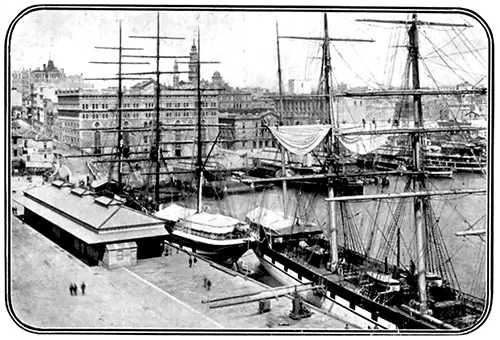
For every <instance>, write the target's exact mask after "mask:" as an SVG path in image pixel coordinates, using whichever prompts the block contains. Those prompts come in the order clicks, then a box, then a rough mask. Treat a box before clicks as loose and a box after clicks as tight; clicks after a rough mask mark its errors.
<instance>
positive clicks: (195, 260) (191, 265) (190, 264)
mask: <svg viewBox="0 0 500 340" xmlns="http://www.w3.org/2000/svg"><path fill="white" fill-rule="evenodd" d="M197 261H198V260H197V259H196V256H194V257H191V256H189V260H188V263H189V268H192V267H193V266H194V265H195V264H196V262H197Z"/></svg>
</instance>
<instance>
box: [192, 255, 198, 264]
mask: <svg viewBox="0 0 500 340" xmlns="http://www.w3.org/2000/svg"><path fill="white" fill-rule="evenodd" d="M196 262H198V260H197V259H196V256H195V257H194V259H193V265H195V264H196Z"/></svg>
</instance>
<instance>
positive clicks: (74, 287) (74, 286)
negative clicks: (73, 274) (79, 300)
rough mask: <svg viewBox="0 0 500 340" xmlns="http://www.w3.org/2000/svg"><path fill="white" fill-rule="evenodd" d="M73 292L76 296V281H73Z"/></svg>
mask: <svg viewBox="0 0 500 340" xmlns="http://www.w3.org/2000/svg"><path fill="white" fill-rule="evenodd" d="M73 293H74V294H75V296H78V286H77V285H76V283H73Z"/></svg>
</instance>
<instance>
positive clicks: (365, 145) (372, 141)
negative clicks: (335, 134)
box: [338, 126, 390, 155]
mask: <svg viewBox="0 0 500 340" xmlns="http://www.w3.org/2000/svg"><path fill="white" fill-rule="evenodd" d="M372 128H373V130H372V131H376V128H375V127H370V128H368V127H366V128H364V127H344V128H340V132H344V133H345V132H350V133H351V132H361V131H366V130H367V129H372ZM387 128H390V126H380V127H379V129H387ZM338 140H339V141H340V143H341V144H342V145H343V146H344V147H345V148H346V149H347V150H349V151H351V152H354V153H357V154H359V155H366V154H368V153H371V152H374V151H375V150H377V149H378V148H380V147H381V146H383V145H384V144H386V143H387V135H386V134H380V135H377V134H369V135H355V134H354V135H348V136H342V135H341V136H339V138H338Z"/></svg>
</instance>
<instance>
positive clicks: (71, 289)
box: [69, 282, 87, 296]
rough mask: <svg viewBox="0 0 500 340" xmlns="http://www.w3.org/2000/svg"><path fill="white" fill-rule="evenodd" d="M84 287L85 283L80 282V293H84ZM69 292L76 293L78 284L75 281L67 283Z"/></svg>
mask: <svg viewBox="0 0 500 340" xmlns="http://www.w3.org/2000/svg"><path fill="white" fill-rule="evenodd" d="M86 287H87V286H86V285H85V282H82V284H81V285H80V289H81V290H82V295H85V288H86ZM69 293H70V295H72V296H77V295H78V286H77V285H76V283H72V284H70V285H69Z"/></svg>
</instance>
